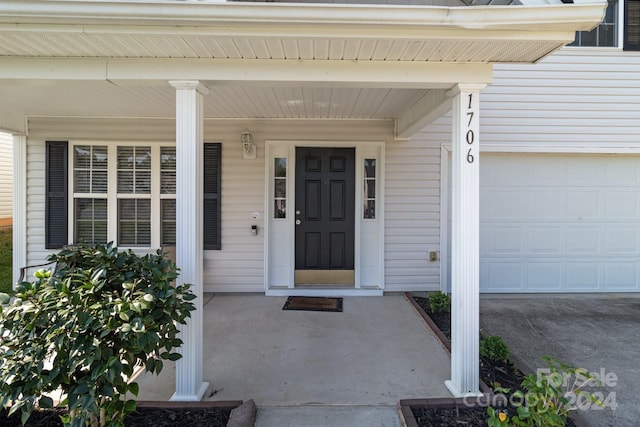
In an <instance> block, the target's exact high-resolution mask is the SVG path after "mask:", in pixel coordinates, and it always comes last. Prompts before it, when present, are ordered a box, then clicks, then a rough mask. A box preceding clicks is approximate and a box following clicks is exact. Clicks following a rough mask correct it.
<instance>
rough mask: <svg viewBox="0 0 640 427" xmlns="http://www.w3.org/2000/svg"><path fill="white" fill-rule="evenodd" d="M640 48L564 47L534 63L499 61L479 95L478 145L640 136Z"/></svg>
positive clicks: (611, 143)
mask: <svg viewBox="0 0 640 427" xmlns="http://www.w3.org/2000/svg"><path fill="white" fill-rule="evenodd" d="M639 97H640V52H622V51H621V50H618V49H612V48H600V49H597V48H586V47H581V48H565V49H563V50H561V51H559V52H557V53H555V54H553V55H551V56H549V57H548V58H546V59H544V60H543V61H541V62H540V63H539V64H536V65H496V66H495V72H494V82H493V84H491V85H490V86H489V87H487V89H485V90H484V91H483V92H482V95H481V102H482V104H481V110H480V120H481V138H482V139H481V144H485V145H486V144H495V145H509V144H519V145H522V144H528V145H533V146H557V145H561V144H565V145H566V144H571V145H582V146H598V145H602V146H606V147H625V146H637V145H638V144H639V143H640V138H639V136H638V135H640V108H638V102H639V99H640V98H639Z"/></svg>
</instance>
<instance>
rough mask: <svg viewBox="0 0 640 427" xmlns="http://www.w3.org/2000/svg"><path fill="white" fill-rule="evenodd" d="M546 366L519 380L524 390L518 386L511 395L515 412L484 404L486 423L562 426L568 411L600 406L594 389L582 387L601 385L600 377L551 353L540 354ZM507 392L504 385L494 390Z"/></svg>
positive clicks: (500, 426) (495, 426) (507, 426)
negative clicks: (589, 389) (486, 415)
mask: <svg viewBox="0 0 640 427" xmlns="http://www.w3.org/2000/svg"><path fill="white" fill-rule="evenodd" d="M542 359H543V360H544V362H545V363H546V364H547V366H548V369H546V370H544V371H543V370H539V371H538V372H537V373H536V374H530V375H528V376H526V377H525V379H524V380H523V381H522V388H523V390H524V392H522V391H520V390H518V391H515V392H514V393H513V396H512V399H513V400H515V401H518V402H519V403H516V406H517V411H518V414H517V415H514V416H513V417H511V418H510V417H509V416H508V415H507V414H506V413H505V412H502V411H499V410H498V411H496V410H495V409H494V408H491V407H488V408H487V414H488V415H489V417H488V425H489V427H510V426H523V427H543V426H544V427H564V426H565V425H566V422H567V418H568V417H569V414H570V412H571V411H574V410H576V409H578V407H579V405H580V406H582V407H583V408H584V404H585V403H586V404H587V405H591V404H593V405H597V406H599V407H603V406H604V402H602V400H600V399H598V397H597V394H598V393H591V392H590V391H588V390H586V389H585V388H586V387H588V386H592V385H596V386H602V381H601V380H600V379H599V378H598V377H597V376H596V375H595V374H592V373H589V372H588V371H587V370H586V369H582V368H574V367H572V366H569V365H566V364H564V363H561V362H559V361H558V360H556V359H554V358H553V357H551V356H544V357H543V358H542ZM494 391H495V392H505V393H506V392H508V391H509V390H507V389H499V390H494Z"/></svg>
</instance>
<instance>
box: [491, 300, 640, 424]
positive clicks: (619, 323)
mask: <svg viewBox="0 0 640 427" xmlns="http://www.w3.org/2000/svg"><path fill="white" fill-rule="evenodd" d="M480 325H481V328H482V329H484V330H485V332H486V333H488V334H490V335H499V336H501V337H502V338H503V339H504V341H505V343H506V344H507V346H509V348H510V349H511V352H512V354H514V355H515V356H516V357H517V358H518V359H520V361H522V362H523V363H525V364H526V365H528V366H529V368H530V369H532V370H533V371H535V368H538V367H543V366H544V363H543V362H542V361H541V360H540V357H541V356H543V355H551V356H554V357H556V358H557V359H559V360H561V361H563V362H565V363H567V364H570V365H573V366H576V367H581V368H585V369H587V370H589V371H590V372H596V373H600V372H604V373H605V375H609V377H608V378H609V385H608V386H607V387H606V388H605V391H604V396H603V397H605V398H607V397H608V398H609V401H608V403H609V405H608V407H607V408H606V409H604V410H588V411H580V412H579V418H580V419H581V420H583V421H584V422H585V424H586V425H588V426H592V427H607V426H616V427H627V426H637V425H638V423H639V421H638V420H640V405H638V397H639V396H640V363H639V361H638V357H639V355H640V295H637V294H630V295H619V294H617V295H616V294H613V295H612V294H607V295H526V296H495V295H484V296H482V297H481V299H480ZM614 376H615V378H616V379H617V380H613V378H614ZM605 378H607V377H605ZM612 393H613V394H612ZM615 404H617V407H616V409H612V407H611V406H612V405H613V406H615Z"/></svg>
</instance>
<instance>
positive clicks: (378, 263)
mask: <svg viewBox="0 0 640 427" xmlns="http://www.w3.org/2000/svg"><path fill="white" fill-rule="evenodd" d="M384 144H385V143H384V141H296V140H290V141H283V140H268V141H265V162H266V164H265V207H264V212H265V217H266V218H265V225H264V227H265V230H264V233H265V239H264V240H265V242H264V253H265V257H264V262H265V264H264V271H265V273H264V289H265V294H266V295H275V296H283V295H284V296H288V295H300V296H328V295H332V296H350V295H360V296H365V295H367V296H374V295H382V294H383V292H384ZM297 147H322V148H325V147H335V148H354V149H355V152H356V159H355V161H356V165H355V181H356V182H355V201H354V203H355V209H354V212H355V213H354V214H355V216H356V221H355V227H354V233H355V236H354V243H355V245H354V270H355V286H354V287H352V288H331V287H326V288H324V287H323V288H314V289H308V288H304V289H301V288H296V287H295V285H294V266H295V232H294V231H295V225H294V220H295V212H294V210H295V169H296V167H295V158H296V148H297ZM281 157H283V158H286V159H287V187H286V188H287V201H286V218H283V219H274V215H273V212H274V206H273V205H274V203H273V196H274V184H273V181H274V165H273V163H274V159H275V158H281ZM365 158H375V159H376V181H377V182H376V193H377V194H376V218H375V219H373V220H370V219H363V218H362V217H363V205H362V203H361V201H362V193H363V191H362V189H363V185H362V183H363V174H364V172H363V159H365ZM378 177H379V178H378ZM358 219H359V220H358ZM363 242H368V243H366V244H365V243H363ZM363 260H364V261H366V262H363ZM371 260H373V261H371Z"/></svg>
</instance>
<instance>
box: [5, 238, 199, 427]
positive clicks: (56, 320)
mask: <svg viewBox="0 0 640 427" xmlns="http://www.w3.org/2000/svg"><path fill="white" fill-rule="evenodd" d="M49 260H50V261H55V262H56V263H57V264H56V265H57V267H56V269H55V271H54V272H51V271H46V270H39V271H38V272H36V273H35V280H34V281H32V282H23V283H20V284H19V285H18V286H17V288H16V293H15V298H14V299H13V301H11V302H10V303H8V296H6V295H5V296H4V297H3V300H4V303H5V306H4V307H0V336H1V337H2V342H1V343H0V405H2V406H7V405H8V406H10V407H11V409H10V413H15V412H17V411H21V412H22V422H23V424H24V423H25V422H26V420H27V419H28V417H29V415H30V413H31V411H32V410H33V409H34V408H36V407H40V408H50V407H52V406H54V402H53V400H52V399H51V398H50V397H48V396H47V394H48V393H50V392H54V391H56V390H61V391H62V392H63V394H64V400H63V401H62V402H60V403H59V406H63V407H66V408H67V409H68V415H66V416H65V417H64V419H63V422H64V424H65V426H72V427H80V426H89V425H90V426H92V427H96V426H123V425H124V423H123V420H124V417H125V416H126V415H127V414H128V413H130V412H133V411H134V410H135V409H136V402H135V401H134V400H125V395H126V393H132V394H133V395H137V394H138V384H137V383H135V382H130V379H131V377H132V375H133V374H134V370H135V369H136V367H144V368H145V369H146V370H147V371H149V372H151V373H155V374H158V373H160V371H161V370H162V367H163V360H177V359H179V358H180V357H181V356H180V354H179V353H176V352H174V351H173V350H174V349H175V348H176V347H179V346H180V345H181V344H182V341H181V340H180V338H178V325H179V324H184V323H186V321H187V318H188V317H189V316H190V312H191V311H192V310H194V305H193V303H192V302H191V301H192V300H193V299H194V298H195V295H194V294H193V293H192V292H191V291H189V285H180V286H176V285H175V284H174V281H175V279H176V277H177V275H178V273H177V271H176V266H175V264H174V263H173V262H171V261H170V260H168V259H167V258H164V257H163V256H162V253H161V252H160V251H158V253H157V254H152V255H145V256H138V255H136V254H134V253H133V252H132V251H126V252H119V251H118V250H117V248H115V247H113V246H112V245H111V244H108V245H95V246H91V245H80V246H78V247H76V248H74V249H71V250H63V251H61V252H60V253H58V254H55V255H52V256H51V257H50V258H49Z"/></svg>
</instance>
